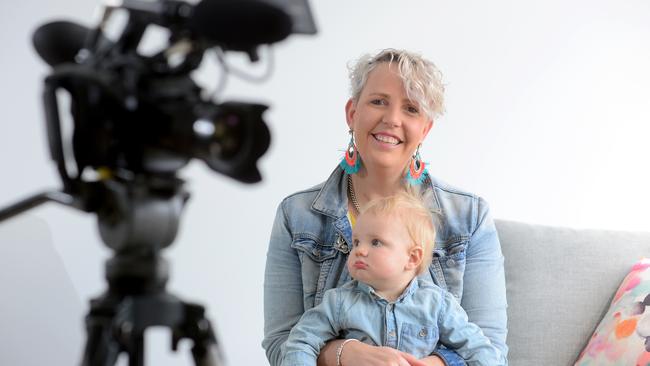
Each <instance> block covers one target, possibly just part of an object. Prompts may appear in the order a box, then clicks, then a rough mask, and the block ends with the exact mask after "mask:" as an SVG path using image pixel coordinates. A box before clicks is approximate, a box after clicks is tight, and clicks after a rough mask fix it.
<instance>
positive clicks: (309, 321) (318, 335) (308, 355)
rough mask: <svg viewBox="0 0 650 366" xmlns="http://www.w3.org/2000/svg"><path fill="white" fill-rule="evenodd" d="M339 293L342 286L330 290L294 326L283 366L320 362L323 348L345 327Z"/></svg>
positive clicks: (284, 346)
mask: <svg viewBox="0 0 650 366" xmlns="http://www.w3.org/2000/svg"><path fill="white" fill-rule="evenodd" d="M339 292H340V290H339V289H331V290H328V291H326V292H325V294H324V295H323V301H322V302H321V303H320V304H319V305H317V306H316V307H313V308H311V309H309V310H307V311H306V312H305V313H304V314H303V316H302V318H300V321H298V324H296V325H295V326H294V327H293V329H291V333H290V334H289V338H288V339H287V341H286V342H285V344H284V345H283V347H282V354H283V355H284V356H283V359H282V366H302V365H316V362H317V359H318V354H319V353H320V350H321V349H322V348H323V346H324V345H325V343H326V342H327V341H329V340H331V339H334V338H336V337H337V336H338V334H339V331H340V330H341V327H340V321H339V319H340V309H341V306H340V304H339V301H338V300H337V299H340V296H338V295H339Z"/></svg>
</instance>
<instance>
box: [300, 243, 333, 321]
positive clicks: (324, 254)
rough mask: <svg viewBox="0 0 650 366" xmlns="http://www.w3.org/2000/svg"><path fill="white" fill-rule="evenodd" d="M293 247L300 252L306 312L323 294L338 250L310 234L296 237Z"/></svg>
mask: <svg viewBox="0 0 650 366" xmlns="http://www.w3.org/2000/svg"><path fill="white" fill-rule="evenodd" d="M291 247H292V248H293V249H295V250H296V251H297V252H298V257H299V258H300V265H301V275H302V287H303V294H304V304H305V310H306V309H309V308H312V307H313V306H314V305H315V304H314V302H315V298H316V295H317V294H319V293H322V292H323V289H324V287H325V281H326V279H327V274H328V273H329V270H330V267H331V266H332V259H333V258H335V257H336V255H337V250H336V249H335V248H334V246H333V245H332V244H323V243H322V241H321V240H320V239H318V238H316V237H314V236H312V235H309V234H301V235H296V236H294V239H293V241H292V243H291Z"/></svg>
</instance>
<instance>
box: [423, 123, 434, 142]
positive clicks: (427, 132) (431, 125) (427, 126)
mask: <svg viewBox="0 0 650 366" xmlns="http://www.w3.org/2000/svg"><path fill="white" fill-rule="evenodd" d="M431 128H433V120H431V121H429V122H428V123H427V124H426V125H425V126H424V131H423V132H424V133H423V134H422V140H424V139H425V138H426V137H427V135H428V134H429V131H431Z"/></svg>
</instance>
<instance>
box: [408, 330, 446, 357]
mask: <svg viewBox="0 0 650 366" xmlns="http://www.w3.org/2000/svg"><path fill="white" fill-rule="evenodd" d="M400 335H401V336H400V340H399V342H400V344H399V346H398V349H399V350H400V351H403V352H407V353H410V354H412V355H413V356H415V357H417V358H422V357H425V356H429V355H430V354H431V352H433V350H434V349H435V348H436V344H437V343H438V327H436V326H431V325H418V324H409V323H402V331H401V333H400Z"/></svg>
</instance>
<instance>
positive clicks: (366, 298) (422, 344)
mask: <svg viewBox="0 0 650 366" xmlns="http://www.w3.org/2000/svg"><path fill="white" fill-rule="evenodd" d="M339 337H341V338H346V339H349V338H352V339H357V340H359V341H361V342H364V343H367V344H370V345H373V346H387V347H392V348H395V349H398V350H400V351H403V352H407V353H409V354H411V355H413V356H415V357H417V358H423V357H426V356H429V355H431V354H432V353H433V352H434V351H435V348H436V344H437V343H438V341H440V342H441V343H442V344H444V345H446V346H448V347H449V348H452V349H454V350H455V351H456V352H457V353H458V354H459V355H460V356H462V357H463V358H464V359H465V360H466V361H467V363H469V364H472V365H484V366H499V365H503V364H504V363H505V358H504V357H502V355H501V352H500V351H499V350H498V349H497V348H496V347H494V346H493V345H492V344H491V343H490V340H488V339H487V337H485V336H484V335H483V332H481V329H480V328H479V327H478V326H476V324H473V323H470V322H468V319H467V314H465V311H463V308H461V307H460V304H458V301H456V298H455V297H454V296H453V295H451V294H450V293H449V292H447V291H444V290H442V289H441V288H440V287H438V286H436V285H434V284H433V283H431V281H428V280H426V279H418V278H416V279H414V280H413V281H411V284H410V285H409V286H408V287H407V288H406V290H405V291H404V293H403V294H402V295H401V296H400V297H399V298H398V299H397V300H396V301H394V302H388V301H386V300H385V299H383V298H382V297H380V296H378V295H377V294H376V293H375V291H374V289H373V288H372V287H370V286H368V285H366V284H364V283H362V282H358V281H350V282H348V283H346V284H345V285H343V286H341V287H339V288H335V289H331V290H328V291H326V292H325V295H324V296H323V301H322V302H321V303H320V304H319V305H318V306H316V307H313V308H311V309H309V310H307V311H306V312H305V313H304V314H303V316H302V318H300V321H299V322H298V324H296V325H295V326H294V327H293V329H292V330H291V333H290V334H289V339H288V340H287V341H286V342H285V344H284V346H283V347H284V350H283V354H284V359H283V361H282V366H313V365H316V360H317V358H318V354H319V352H320V350H321V348H322V347H323V346H324V345H325V342H327V341H329V340H332V339H336V338H339Z"/></svg>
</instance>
